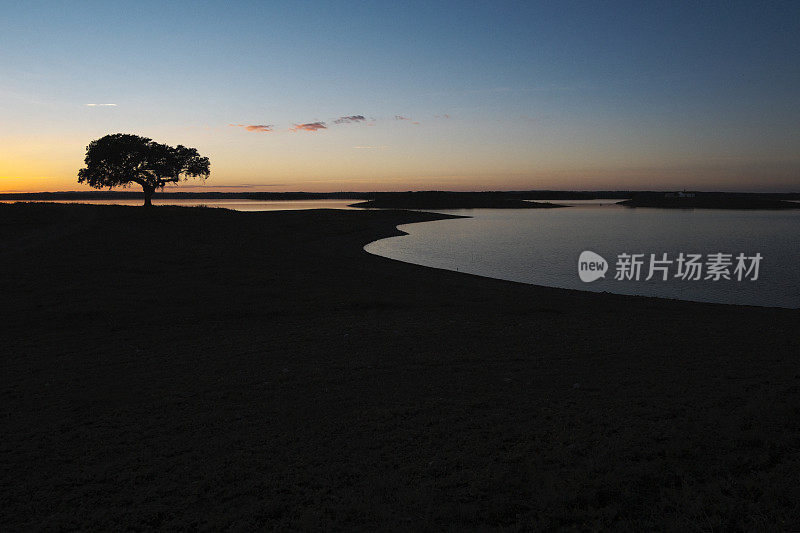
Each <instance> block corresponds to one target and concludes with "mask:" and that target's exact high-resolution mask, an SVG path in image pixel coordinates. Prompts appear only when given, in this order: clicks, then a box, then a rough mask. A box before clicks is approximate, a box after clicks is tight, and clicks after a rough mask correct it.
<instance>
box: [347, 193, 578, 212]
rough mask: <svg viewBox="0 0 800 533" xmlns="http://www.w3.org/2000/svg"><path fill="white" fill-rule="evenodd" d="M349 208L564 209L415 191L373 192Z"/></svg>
mask: <svg viewBox="0 0 800 533" xmlns="http://www.w3.org/2000/svg"><path fill="white" fill-rule="evenodd" d="M350 207H363V208H389V209H481V208H489V209H543V208H544V209H546V208H554V207H566V206H564V205H559V204H553V203H550V202H532V201H526V200H521V199H519V198H515V197H513V196H511V195H510V194H508V193H503V192H450V191H419V192H411V191H409V192H396V193H394V192H391V193H377V194H376V195H375V197H374V198H373V199H371V200H367V201H365V202H358V203H355V204H351V205H350Z"/></svg>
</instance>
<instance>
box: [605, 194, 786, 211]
mask: <svg viewBox="0 0 800 533" xmlns="http://www.w3.org/2000/svg"><path fill="white" fill-rule="evenodd" d="M618 203H619V204H620V205H624V206H627V207H660V208H664V209H800V202H788V201H786V200H780V199H778V198H774V197H772V196H771V195H765V194H751V193H724V192H688V191H680V192H648V193H640V194H637V195H635V196H633V198H631V199H630V200H624V201H622V202H618Z"/></svg>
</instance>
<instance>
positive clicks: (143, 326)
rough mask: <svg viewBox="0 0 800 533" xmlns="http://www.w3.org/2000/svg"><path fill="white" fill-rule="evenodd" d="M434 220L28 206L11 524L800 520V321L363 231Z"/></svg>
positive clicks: (21, 260) (0, 254) (10, 419)
mask: <svg viewBox="0 0 800 533" xmlns="http://www.w3.org/2000/svg"><path fill="white" fill-rule="evenodd" d="M434 217H436V215H430V214H425V213H414V212H401V211H368V212H360V211H324V210H316V211H287V212H267V213H240V212H232V211H226V210H221V209H202V208H168V207H157V208H151V209H143V208H129V207H113V206H70V205H20V204H17V205H0V239H2V240H1V241H0V242H2V249H1V250H0V269H2V281H0V290H1V291H2V293H1V294H2V299H1V300H0V302H1V303H0V306H1V307H0V312H1V316H2V330H3V334H2V345H1V346H2V350H1V351H2V356H1V359H0V365H2V366H0V394H1V396H0V405H1V407H0V409H1V410H0V421H1V422H0V424H1V425H0V530H4V531H9V530H29V529H42V528H47V529H64V528H66V529H71V528H86V529H93V530H98V529H125V528H133V529H149V528H163V529H170V530H172V529H198V528H212V529H219V528H230V529H236V530H252V529H253V528H270V529H272V528H274V529H289V528H296V529H308V528H325V529H338V530H354V529H362V528H382V529H384V528H390V529H442V528H445V529H464V528H466V529H486V528H491V529H495V528H498V529H499V528H505V529H509V530H515V529H538V528H567V529H594V528H605V527H616V528H630V529H638V530H643V529H654V528H657V529H675V530H706V531H710V530H712V529H714V530H717V529H734V528H741V529H746V530H752V529H782V530H792V529H794V530H796V529H797V528H798V527H800V522H798V516H800V504H799V503H798V502H800V489H798V479H800V355H799V354H800V349H798V348H799V347H800V342H798V324H800V321H799V320H798V319H800V313H798V312H797V311H790V310H769V309H759V308H738V307H732V306H721V305H707V304H690V303H680V302H671V301H662V300H655V299H646V298H633V297H623V296H611V295H599V294H590V293H579V292H571V291H563V290H556V289H545V288H540V287H533V286H527V285H521V284H515V283H510V282H503V281H496V280H490V279H485V278H479V277H474V276H468V275H463V274H458V273H452V272H446V271H439V270H434V269H428V268H424V267H418V266H413V265H407V264H403V263H398V262H394V261H391V260H388V259H384V258H380V257H375V256H371V255H368V254H367V253H366V252H364V251H363V250H362V248H361V247H362V246H363V245H364V244H366V243H367V242H369V241H371V240H374V239H376V238H379V237H383V236H388V235H392V234H397V233H398V232H397V230H396V229H394V227H395V225H396V224H400V223H407V222H410V221H421V220H426V219H431V218H434Z"/></svg>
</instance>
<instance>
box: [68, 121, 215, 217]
mask: <svg viewBox="0 0 800 533" xmlns="http://www.w3.org/2000/svg"><path fill="white" fill-rule="evenodd" d="M84 163H85V164H86V167H85V168H82V169H80V170H79V171H78V182H79V183H86V184H88V185H89V186H91V187H94V188H96V189H101V188H103V187H109V188H112V187H118V186H121V187H127V186H129V185H130V184H132V183H136V184H139V185H141V186H142V189H143V190H144V203H145V205H150V204H151V198H152V197H153V192H155V190H156V189H160V188H163V187H164V185H166V184H167V183H173V182H178V181H181V180H185V179H188V178H201V179H205V178H207V177H208V176H209V174H210V173H211V171H210V163H209V161H208V158H207V157H202V156H200V154H199V153H197V150H196V149H195V148H187V147H186V146H183V145H180V144H179V145H178V146H176V147H172V146H168V145H166V144H161V143H157V142H155V141H153V140H152V139H149V138H147V137H140V136H138V135H131V134H127V133H114V134H111V135H106V136H105V137H101V138H99V139H97V140H94V141H92V142H91V143H89V146H87V147H86V158H85V159H84Z"/></svg>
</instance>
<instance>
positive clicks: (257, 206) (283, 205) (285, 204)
mask: <svg viewBox="0 0 800 533" xmlns="http://www.w3.org/2000/svg"><path fill="white" fill-rule="evenodd" d="M18 201H30V200H2V201H0V203H14V202H18ZM33 201H43V202H56V203H60V204H76V203H79V204H94V205H134V206H136V205H138V206H140V205H142V202H143V200H141V199H129V200H120V199H115V200H33ZM360 201H361V200H276V201H262V200H236V199H228V200H204V199H160V198H153V205H179V206H184V207H195V206H205V207H224V208H225V209H233V210H235V211H282V210H287V209H358V208H354V207H347V206H348V204H354V203H356V202H360Z"/></svg>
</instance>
